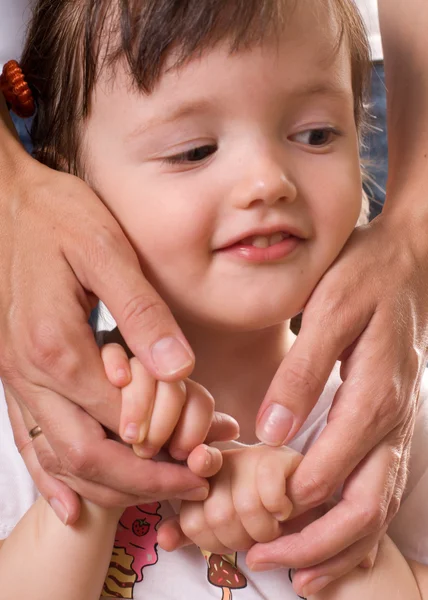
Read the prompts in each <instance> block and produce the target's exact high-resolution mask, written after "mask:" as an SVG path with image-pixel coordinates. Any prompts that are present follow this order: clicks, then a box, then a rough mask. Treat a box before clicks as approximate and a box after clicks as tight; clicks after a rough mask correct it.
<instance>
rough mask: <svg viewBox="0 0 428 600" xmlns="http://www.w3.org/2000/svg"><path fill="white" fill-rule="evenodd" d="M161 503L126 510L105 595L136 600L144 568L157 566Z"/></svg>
mask: <svg viewBox="0 0 428 600" xmlns="http://www.w3.org/2000/svg"><path fill="white" fill-rule="evenodd" d="M159 508H160V503H159V502H152V503H151V504H143V505H141V506H132V507H130V508H127V509H126V510H125V512H124V513H123V515H122V518H121V519H120V521H119V525H118V528H117V532H116V538H115V541H114V548H113V554H112V558H111V561H110V567H109V570H108V572H107V577H106V580H105V583H104V587H103V592H102V594H101V595H102V596H104V597H105V596H107V597H110V598H129V599H132V598H133V597H134V585H135V583H136V582H138V581H142V580H143V577H144V575H143V569H144V567H147V566H150V565H155V564H156V563H157V561H158V554H157V531H156V528H157V525H158V523H159V522H160V520H161V519H162V516H161V515H160V514H159V513H158V511H159Z"/></svg>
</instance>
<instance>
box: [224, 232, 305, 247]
mask: <svg viewBox="0 0 428 600" xmlns="http://www.w3.org/2000/svg"><path fill="white" fill-rule="evenodd" d="M290 237H293V236H291V235H290V234H289V233H284V232H282V231H279V232H278V233H273V234H272V235H251V236H249V237H247V238H245V239H243V240H240V241H239V242H237V243H236V244H235V245H236V246H252V247H253V248H261V249H265V248H270V247H271V246H276V244H280V243H281V242H283V241H284V240H287V239H288V238H290Z"/></svg>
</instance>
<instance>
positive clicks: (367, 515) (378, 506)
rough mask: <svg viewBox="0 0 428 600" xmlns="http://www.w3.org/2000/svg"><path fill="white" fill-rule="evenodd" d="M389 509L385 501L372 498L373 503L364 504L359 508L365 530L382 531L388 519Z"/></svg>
mask: <svg viewBox="0 0 428 600" xmlns="http://www.w3.org/2000/svg"><path fill="white" fill-rule="evenodd" d="M387 516H388V509H387V507H385V506H384V503H379V502H376V501H375V500H372V502H371V503H368V504H367V505H365V506H363V507H361V508H360V510H359V522H360V523H361V525H362V529H363V531H365V532H366V533H375V532H377V531H380V530H381V529H382V528H383V527H384V525H385V523H386V520H387Z"/></svg>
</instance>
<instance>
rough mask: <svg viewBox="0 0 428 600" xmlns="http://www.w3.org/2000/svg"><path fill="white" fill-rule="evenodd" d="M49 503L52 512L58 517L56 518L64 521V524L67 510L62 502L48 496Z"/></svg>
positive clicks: (65, 523)
mask: <svg viewBox="0 0 428 600" xmlns="http://www.w3.org/2000/svg"><path fill="white" fill-rule="evenodd" d="M49 504H50V506H51V508H52V510H53V511H54V513H55V514H56V516H57V517H58V519H59V520H60V521H61V522H62V523H64V525H67V523H68V511H67V509H66V508H65V506H64V504H63V503H62V502H60V501H59V500H58V499H57V498H49Z"/></svg>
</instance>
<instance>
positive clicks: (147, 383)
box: [101, 343, 214, 460]
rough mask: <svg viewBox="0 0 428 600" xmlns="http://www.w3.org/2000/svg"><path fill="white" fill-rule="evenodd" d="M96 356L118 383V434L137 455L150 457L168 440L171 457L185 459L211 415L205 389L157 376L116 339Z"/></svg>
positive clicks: (202, 437) (202, 438)
mask: <svg viewBox="0 0 428 600" xmlns="http://www.w3.org/2000/svg"><path fill="white" fill-rule="evenodd" d="M101 356H102V359H103V362H104V368H105V370H106V374H107V377H108V379H109V380H110V382H111V383H113V385H116V386H117V387H121V388H122V410H121V416H120V428H119V432H120V436H121V438H122V439H123V441H124V442H126V443H128V444H132V446H133V448H134V451H135V453H136V454H138V456H141V457H142V458H152V457H153V456H155V455H156V454H158V452H159V450H160V449H161V448H162V447H163V446H164V445H165V444H166V443H167V442H168V446H169V452H170V454H171V456H173V457H174V458H176V459H177V460H184V459H186V458H187V457H188V454H189V453H190V452H191V451H192V450H193V449H194V448H196V447H197V446H198V445H199V444H202V442H204V441H205V439H206V437H207V434H208V431H209V429H210V426H211V423H212V420H213V414H214V400H213V398H212V396H211V395H210V394H209V393H208V392H207V390H205V388H203V387H202V386H200V385H199V384H197V383H195V382H193V381H190V380H186V381H185V382H179V383H165V382H162V381H157V380H156V379H154V378H153V376H152V375H151V374H150V373H149V372H148V371H147V370H146V369H145V367H144V366H143V365H142V364H141V363H140V361H139V360H138V359H137V358H131V359H128V357H127V356H126V352H125V350H124V348H123V347H122V346H121V345H120V344H116V343H113V344H106V345H105V346H103V347H102V349H101ZM118 365H121V368H120V369H118ZM118 371H121V372H120V373H118ZM178 448H179V449H180V451H178V450H177V449H178Z"/></svg>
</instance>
